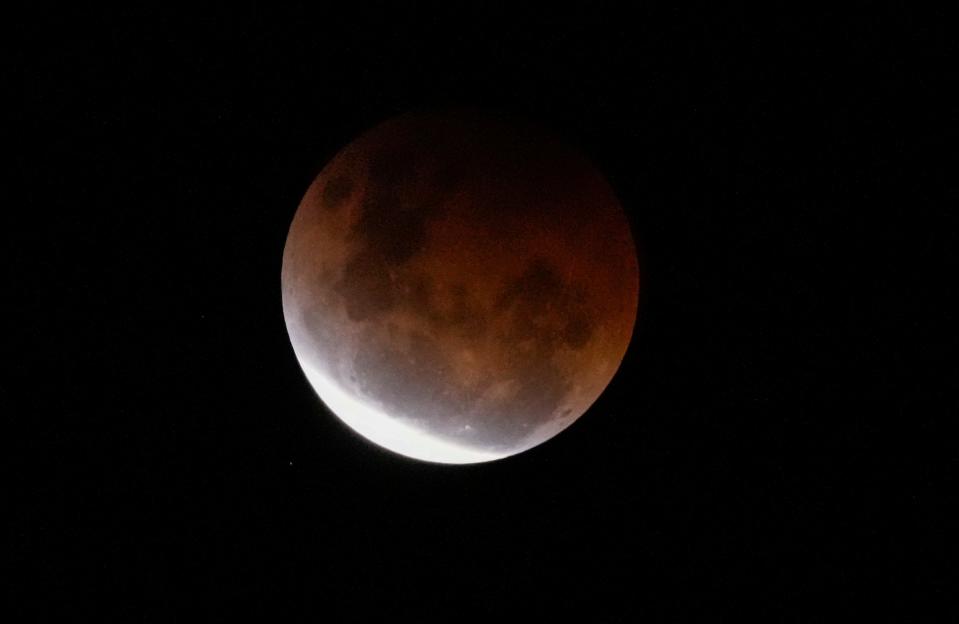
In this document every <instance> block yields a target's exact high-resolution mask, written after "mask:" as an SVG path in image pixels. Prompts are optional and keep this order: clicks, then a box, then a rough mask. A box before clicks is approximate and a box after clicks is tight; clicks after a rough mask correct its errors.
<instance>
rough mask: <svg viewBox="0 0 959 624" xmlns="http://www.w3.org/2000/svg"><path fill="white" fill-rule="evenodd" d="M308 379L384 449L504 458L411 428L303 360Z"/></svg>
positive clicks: (434, 458) (423, 455) (440, 458)
mask: <svg viewBox="0 0 959 624" xmlns="http://www.w3.org/2000/svg"><path fill="white" fill-rule="evenodd" d="M300 365H301V367H302V368H303V372H304V373H305V374H306V378H307V379H308V380H309V381H310V384H311V385H312V386H313V389H314V390H315V391H316V393H317V394H318V395H319V397H320V399H322V400H323V402H324V403H325V404H326V405H327V407H329V408H330V409H331V410H332V411H333V413H334V414H336V416H337V417H338V418H339V419H340V420H342V421H343V422H344V423H346V424H347V425H348V426H349V427H350V428H351V429H353V430H354V431H356V432H357V433H359V434H360V435H362V436H363V437H364V438H366V439H368V440H370V441H371V442H373V443H375V444H377V445H379V446H382V447H383V448H385V449H387V450H390V451H393V452H394V453H399V454H400V455H405V456H406V457H412V458H414V459H420V460H423V461H429V462H436V463H439V464H475V463H479V462H488V461H493V460H496V459H502V458H503V457H506V456H507V455H509V454H494V453H487V452H483V451H477V450H474V449H468V448H464V447H462V446H458V445H456V444H452V443H450V442H446V441H444V440H440V439H438V438H436V437H434V436H431V435H428V434H426V433H423V432H422V431H419V430H417V429H416V428H414V427H410V426H409V425H406V424H404V423H402V422H400V421H398V420H396V419H394V418H391V417H390V416H389V415H387V414H384V413H383V412H381V411H379V410H377V409H376V408H375V407H372V406H370V405H368V404H365V403H363V402H361V401H358V400H357V399H356V398H354V397H352V396H350V394H349V393H347V392H344V391H343V390H342V389H341V388H340V387H339V385H338V384H336V383H335V382H333V381H331V380H329V379H328V378H327V377H325V376H324V375H323V374H322V373H320V372H319V371H317V370H316V369H315V368H314V367H313V366H311V365H310V364H309V362H307V361H305V360H303V359H301V360H300Z"/></svg>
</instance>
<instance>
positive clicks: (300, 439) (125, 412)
mask: <svg viewBox="0 0 959 624" xmlns="http://www.w3.org/2000/svg"><path fill="white" fill-rule="evenodd" d="M404 6H406V5H404ZM371 15H376V17H375V18H373V17H371ZM361 17H362V19H361ZM10 23H11V24H12V26H9V27H8V28H9V29H10V30H11V31H12V34H13V37H10V38H7V42H8V43H7V45H8V46H10V49H9V51H8V53H7V54H6V55H5V63H4V65H5V69H6V70H7V73H8V75H9V84H11V85H13V86H14V87H15V88H12V89H9V90H8V92H7V94H6V98H5V99H6V100H8V101H10V100H12V101H13V103H14V104H15V112H14V114H13V116H8V118H7V125H8V128H7V130H5V132H6V133H7V134H8V136H11V135H12V136H13V138H14V140H13V141H7V144H8V152H9V151H12V152H13V153H14V160H15V165H14V169H13V173H14V176H13V177H14V180H15V188H16V192H17V193H19V195H18V196H17V201H16V203H14V204H11V205H12V206H13V208H12V209H11V210H10V211H8V214H6V215H5V218H6V219H12V227H8V228H5V229H6V231H7V232H8V233H9V232H13V233H14V237H15V240H14V244H13V245H12V246H9V247H8V249H9V250H10V251H9V254H10V255H8V269H10V270H11V274H12V276H13V279H12V291H11V290H10V289H8V292H10V293H12V296H11V298H10V302H11V303H10V306H9V307H10V308H11V309H12V313H13V315H14V317H13V318H14V320H13V323H12V325H11V329H10V330H9V333H10V334H11V335H10V336H9V338H8V340H7V343H8V345H11V346H10V347H8V348H10V349H12V351H11V352H12V353H13V355H12V356H10V357H9V358H8V360H9V361H10V362H11V363H12V364H13V366H12V368H13V369H14V370H13V374H12V375H9V376H6V380H7V381H6V382H5V383H4V386H3V393H2V395H0V400H2V401H3V404H4V405H5V407H3V411H4V412H7V413H10V414H15V415H16V425H17V426H16V427H15V428H16V429H17V430H18V431H20V430H21V429H22V431H23V434H22V435H17V436H16V437H15V438H14V440H13V443H14V446H15V450H14V453H13V455H12V459H11V464H12V470H11V471H10V474H12V477H13V479H14V482H15V485H14V488H13V490H12V494H11V498H12V500H13V502H14V504H13V505H12V506H11V507H10V508H8V512H7V516H8V526H9V529H8V535H9V536H10V537H9V544H10V552H12V555H11V559H10V560H11V561H12V565H13V567H14V568H15V570H16V573H15V575H14V577H15V581H14V582H13V585H12V588H13V594H14V598H15V600H14V602H13V606H12V607H11V608H12V610H13V614H14V615H15V616H18V617H19V618H22V619H33V618H37V619H40V618H41V616H42V615H43V614H44V613H47V612H48V611H50V610H54V611H60V610H62V611H63V612H65V613H69V614H72V615H78V614H82V613H85V612H87V611H88V610H90V612H92V613H97V614H100V615H101V616H102V617H103V618H110V617H122V618H123V620H124V621H171V620H173V619H175V617H179V618H181V619H184V620H186V619H187V618H188V617H191V616H192V617H197V616H201V617H204V618H205V619H209V620H211V621H218V620H219V618H222V617H225V614H226V613H227V612H230V611H232V610H235V609H239V610H241V611H243V612H246V613H262V614H264V617H269V618H270V619H271V620H274V619H276V620H277V621H279V619H280V616H279V614H281V613H287V612H292V614H293V615H294V616H296V617H294V618H293V619H294V620H298V619H306V618H310V619H316V618H317V617H322V616H324V615H330V614H331V613H333V612H334V610H335V609H337V608H338V607H341V606H343V605H348V606H350V609H351V611H352V613H353V615H354V617H356V618H358V619H361V620H362V619H364V614H367V613H369V614H371V617H372V616H373V615H375V614H380V616H384V615H389V614H402V613H413V614H422V615H423V616H434V617H439V618H443V619H444V620H449V619H450V618H451V617H453V616H454V615H457V614H463V613H471V614H479V615H486V616H489V615H493V616H495V615H499V614H508V613H514V612H515V609H517V608H520V609H529V610H532V611H533V612H537V613H541V614H546V613H553V612H557V613H563V612H565V611H567V610H568V609H572V608H576V607H586V608H588V609H591V612H592V613H593V616H592V618H591V621H627V620H629V619H630V618H632V617H639V616H643V615H645V616H650V617H653V618H657V617H667V616H669V617H675V618H682V615H683V614H688V615H690V616H697V615H698V616H699V617H705V616H711V615H714V614H715V613H716V612H717V610H721V611H722V610H727V609H731V610H734V611H739V610H740V609H753V610H758V611H759V612H760V613H764V614H766V615H767V616H770V617H772V616H775V615H778V614H788V615H793V616H796V617H797V618H801V619H806V618H805V617H801V616H809V615H812V614H816V613H819V612H820V611H818V609H817V608H816V607H815V605H816V604H817V603H820V601H823V600H826V599H828V598H838V600H839V601H840V602H839V603H838V604H840V605H841V608H842V609H843V611H849V612H850V613H852V612H855V611H856V610H857V609H858V608H859V605H860V604H862V603H863V602H864V601H870V602H872V603H873V604H875V601H877V600H878V601H880V603H882V606H883V607H884V608H888V609H904V610H908V609H909V607H908V605H909V599H910V598H911V597H920V598H922V599H923V600H930V599H932V600H935V599H936V598H937V597H938V598H948V595H949V593H950V592H952V591H953V590H954V580H955V579H954V572H955V563H954V560H953V559H952V558H950V557H948V556H947V554H946V553H947V552H948V551H947V548H946V546H947V544H946V541H947V536H946V533H947V532H949V531H951V530H952V529H953V528H954V527H953V525H952V524H951V523H950V522H947V520H946V518H945V516H944V509H945V508H946V507H947V506H948V504H949V503H950V502H955V500H954V499H955V494H954V493H955V490H956V486H957V484H956V480H955V477H954V470H955V465H956V464H955V457H956V454H955V453H956V451H955V444H954V438H950V437H949V436H947V435H946V417H947V416H950V417H954V415H955V408H956V401H955V398H954V396H953V395H954V390H955V379H956V376H955V373H956V369H955V363H954V358H952V360H951V361H952V363H950V364H949V365H948V366H945V365H943V362H944V361H946V356H947V355H948V354H951V353H952V352H953V350H954V349H953V344H952V343H953V342H954V338H953V334H954V331H953V330H950V331H949V332H948V333H941V332H939V330H937V329H935V324H936V323H937V322H943V321H949V320H950V319H952V320H954V319H955V316H954V314H953V313H952V312H951V311H949V310H948V309H947V308H946V306H945V303H946V302H948V301H950V299H951V298H952V296H953V295H954V294H955V290H956V283H955V280H954V279H949V280H944V281H938V282H936V283H935V288H930V287H929V286H930V280H929V278H928V277H927V278H918V277H917V275H922V274H925V275H931V271H928V270H927V268H926V267H929V266H940V267H941V266H942V265H943V263H944V262H949V261H953V260H954V254H955V251H954V249H955V246H956V244H957V242H959V241H957V230H959V228H957V222H956V216H955V214H953V213H954V210H950V209H947V208H946V206H947V205H951V206H955V205H956V199H957V193H956V185H955V180H954V170H953V168H951V167H950V168H948V171H949V176H948V177H947V166H946V162H947V161H946V160H945V159H941V158H939V156H938V151H939V150H940V149H942V148H943V147H945V146H946V145H947V144H948V142H949V140H950V139H949V137H950V136H953V135H954V123H955V114H954V108H953V113H952V114H951V116H950V115H949V114H947V113H948V112H949V103H948V100H946V99H945V95H944V94H945V89H944V86H943V82H944V80H943V79H944V78H946V77H947V71H953V72H954V70H946V69H943V68H942V67H943V64H944V61H946V60H948V59H950V58H951V59H952V61H951V63H952V65H953V66H954V64H955V58H954V52H955V44H954V42H953V38H952V35H951V32H949V31H948V29H947V28H946V25H945V20H943V19H940V18H939V17H938V16H934V15H933V16H927V17H926V19H923V20H919V19H915V18H913V17H911V16H908V15H893V14H886V13H883V12H881V11H878V10H870V11H866V12H864V13H863V14H859V15H856V16H841V15H823V14H815V15H806V16H803V15H795V14H782V15H766V16H759V15H754V14H750V13H747V12H742V11H740V12H738V13H737V12H731V13H721V12H716V13H715V14H712V15H705V14H701V13H698V12H695V11H690V12H689V13H688V14H683V13H682V12H678V11H674V10H665V11H654V10H647V11H643V12H639V13H637V14H634V15H627V14H624V13H623V14H607V13H599V12H597V11H595V10H594V9H591V8H588V7H586V6H583V7H581V8H580V9H579V10H578V11H577V10H572V9H571V10H569V11H568V12H567V13H565V14H563V15H557V14H554V13H551V12H547V13H540V12H534V11H529V12H526V13H519V14H517V13H502V14H498V15H487V14H485V13H477V12H473V11H465V10H455V11H450V12H449V13H448V14H444V15H439V14H437V13H436V12H434V11H433V10H428V9H426V8H416V7H409V8H406V9H404V10H403V11H402V12H399V11H398V12H396V13H394V14H390V15H386V14H381V13H376V12H368V13H366V14H365V16H360V15H354V16H347V15H344V14H341V13H335V14H334V13H333V12H332V11H331V10H329V9H323V8H316V9H315V10H313V11H288V12H283V13H273V12H266V11H251V10H240V9H236V8H231V9H230V10H229V11H223V12H215V11H213V12H208V13H203V14H199V13H175V12H173V11H160V10H156V11H150V10H143V11H140V12H137V13H124V12H120V13H114V12H107V11H104V12H99V13H97V12H93V13H88V12H83V13H82V14H81V13H77V14H74V15H66V14H64V15H59V16H57V17H55V18H54V17H49V16H47V17H44V16H39V15H32V16H23V17H22V18H14V19H12V20H11V22H10ZM10 42H12V45H11V43H10ZM953 75H954V74H953ZM448 105H469V106H479V107H485V108H488V109H491V110H498V111H505V112H508V113H510V114H518V115H522V116H526V117H529V118H532V119H534V120H536V121H539V122H541V123H545V124H547V125H548V126H549V127H551V128H552V129H553V130H554V131H556V132H557V133H559V134H560V135H561V136H563V137H564V138H565V139H566V140H567V141H568V142H569V143H571V144H572V145H574V146H576V147H577V148H579V149H581V150H582V151H584V152H585V153H586V154H588V155H589V156H590V157H591V158H592V159H593V161H594V162H596V163H597V164H598V166H599V167H600V168H601V169H602V170H603V171H604V172H605V173H606V175H607V178H608V179H609V181H610V182H611V184H612V185H613V187H614V188H615V190H616V192H617V194H618V195H619V197H620V198H621V200H622V203H623V204H624V207H625V208H626V210H627V211H628V214H629V218H630V220H631V223H632V225H633V228H634V234H635V237H636V240H637V244H638V247H639V253H640V267H641V272H642V283H641V292H640V305H639V316H638V321H637V328H636V332H635V335H634V339H633V344H632V346H631V349H630V351H629V353H628V354H627V356H626V359H625V361H624V363H623V366H622V368H621V370H620V372H619V373H618V375H617V376H616V378H615V379H614V380H613V382H612V383H611V385H610V386H609V388H608V390H607V392H606V393H605V394H604V395H603V396H602V397H601V398H600V399H599V401H598V402H597V403H596V404H595V405H594V407H593V408H592V409H591V410H590V411H589V412H588V413H587V414H586V415H585V416H584V417H583V418H582V419H580V421H578V422H577V424H575V425H574V426H573V427H572V428H571V429H569V430H567V431H566V432H565V433H563V434H562V435H560V436H559V437H557V438H555V439H554V440H553V441H551V442H549V443H548V444H545V445H543V446H541V447H538V448H536V449H534V450H533V451H530V452H528V453H525V454H522V455H520V456H517V457H515V458H511V459H509V460H506V461H501V462H495V463H492V464H487V465H476V466H468V467H455V468H450V467H438V466H433V465H427V464H421V463H417V462H413V461H408V460H404V459H402V458H398V457H396V456H393V455H391V454H389V453H386V452H384V451H380V450H378V449H376V448H375V447H372V446H371V445H369V444H368V443H366V442H364V441H363V440H361V439H359V438H358V437H357V436H355V435H353V434H352V433H351V432H350V431H348V430H347V429H346V428H345V427H344V426H342V425H341V424H340V423H339V422H338V421H337V420H336V419H335V418H334V417H332V415H330V414H329V413H327V412H324V410H323V408H322V406H321V405H320V403H319V402H318V400H317V399H316V398H315V397H314V395H313V392H312V390H311V389H310V387H309V386H308V384H307V382H306V381H305V379H304V378H303V376H302V375H301V373H300V370H299V367H298V364H297V362H296V360H295V358H294V356H293V353H292V350H291V348H290V346H289V342H288V339H287V335H286V331H285V327H284V323H283V315H282V309H281V302H280V282H279V275H280V273H279V271H280V261H281V256H282V249H283V243H284V240H285V236H286V232H287V228H288V226H289V223H290V220H291V218H292V216H293V212H294V211H295V209H296V206H297V203H298V202H299V200H300V198H301V196H302V194H303V193H304V192H305V190H306V188H307V186H308V185H309V183H310V182H311V181H312V179H313V177H314V176H315V175H316V173H317V172H318V170H319V169H320V168H321V167H322V166H323V164H324V163H325V162H326V161H327V160H328V159H329V158H330V157H331V156H332V155H333V154H335V153H336V152H337V151H338V150H339V149H340V148H341V147H342V146H343V145H345V144H346V143H347V142H349V141H350V140H351V139H352V138H354V137H355V136H356V135H357V133H359V132H361V131H363V130H365V129H367V128H368V127H370V126H371V125H373V124H375V123H378V122H379V121H382V120H384V119H386V118H389V117H391V116H394V115H396V114H399V113H402V112H406V111H409V110H417V109H423V108H434V107H442V106H448ZM950 124H952V125H950ZM917 269H919V270H921V271H922V273H916V272H915V271H916V270H917ZM8 283H10V282H9V281H8ZM921 307H925V308H927V310H928V311H927V312H926V313H925V314H923V315H916V314H914V313H915V312H917V311H919V310H920V308H921ZM947 383H951V384H952V391H953V392H951V393H949V394H948V395H947V393H946V388H948V385H947ZM950 408H951V409H950ZM21 423H22V424H23V425H24V426H23V427H22V428H21V427H20V425H21ZM950 440H952V442H950ZM950 457H951V458H952V459H951V460H950ZM950 466H951V470H950V469H949V467H950ZM38 590H39V591H40V592H41V594H42V599H41V600H39V601H37V600H34V599H32V598H31V596H33V595H34V592H35V591H38ZM10 621H12V620H10ZM333 621H337V620H333Z"/></svg>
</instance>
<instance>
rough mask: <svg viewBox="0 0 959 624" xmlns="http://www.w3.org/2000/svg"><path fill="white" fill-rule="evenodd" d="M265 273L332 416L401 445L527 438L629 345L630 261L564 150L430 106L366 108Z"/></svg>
mask: <svg viewBox="0 0 959 624" xmlns="http://www.w3.org/2000/svg"><path fill="white" fill-rule="evenodd" d="M282 282H283V307H284V314H285V316H286V321H287V327H288V329H289V332H290V338H291V341H292V343H293V346H294V349H295V351H296V354H297V357H298V358H299V360H300V363H301V364H302V365H303V368H304V370H305V371H306V372H307V375H308V377H310V380H311V383H313V385H314V388H315V389H316V390H317V392H318V394H319V395H320V397H321V398H322V399H323V400H324V401H325V402H326V403H327V404H328V405H329V406H330V407H331V408H332V409H333V411H334V412H335V413H336V414H337V416H339V417H340V418H341V419H343V420H344V421H345V422H346V423H347V424H349V425H350V426H351V427H353V428H354V429H355V430H357V431H359V432H360V433H362V434H363V435H364V436H365V437H367V438H369V439H371V440H373V441H374V442H377V443H379V444H381V445H382V446H386V447H387V448H390V449H392V450H394V451H397V452H400V453H402V454H404V455H408V456H411V457H417V458H419V459H424V460H428V461H439V462H448V463H469V462H474V461H487V460H489V459H496V458H499V457H505V456H508V455H511V454H514V453H517V452H520V451H523V450H526V449H528V448H530V447H532V446H535V445H537V444H539V443H541V442H543V441H545V440H547V439H549V438H550V437H552V436H553V435H555V434H556V433H558V432H559V431H561V430H562V429H564V428H566V427H567V426H568V425H569V424H570V423H572V422H573V421H574V420H576V419H577V418H578V417H579V416H580V415H582V414H583V412H585V411H586V409H587V408H588V407H589V406H590V405H591V404H592V403H593V402H594V401H595V400H596V398H597V397H598V396H599V394H600V393H601V392H602V391H603V389H604V388H605V387H606V385H607V384H608V383H609V381H610V379H611V378H612V376H613V374H614V373H615V371H616V369H617V368H618V366H619V364H620V362H621V360H622V358H623V355H624V353H625V350H626V347H627V345H628V343H629V340H630V336H631V333H632V328H633V323H634V321H635V317H636V304H637V296H638V289H639V272H638V267H637V263H636V253H635V249H634V246H633V241H632V238H631V236H630V230H629V225H628V222H627V220H626V217H625V215H624V214H623V211H622V209H621V208H620V206H619V203H618V201H617V200H616V198H615V196H614V194H613V192H612V190H611V189H610V188H609V186H608V184H607V183H606V182H605V180H604V179H603V178H602V176H601V175H600V174H599V173H598V172H597V171H596V170H595V169H594V168H593V167H592V166H591V165H590V164H589V163H588V162H587V161H585V160H584V159H583V158H582V157H581V156H579V155H577V154H576V153H574V152H572V151H570V150H569V149H567V148H565V147H564V146H563V145H561V144H559V143H558V142H557V141H556V140H555V139H553V138H551V137H550V136H548V135H546V134H545V133H542V132H538V131H534V130H530V129H528V128H525V127H522V126H519V125H515V124H511V123H507V122H503V121H493V120H489V119H483V118H481V117H479V116H477V115H472V114H443V115H437V114H434V115H409V116H405V117H401V118H399V119H397V120H393V121H391V122H388V123H386V124H383V125H381V126H379V127H377V128H375V129H373V130H372V131H371V132H369V133H367V134H365V135H364V136H362V137H360V138H359V139H358V140H357V141H355V142H354V143H352V144H350V145H349V146H347V147H346V148H345V149H344V150H343V151H342V152H341V153H340V154H339V155H337V156H336V158H335V159H334V160H333V161H332V162H331V163H329V165H327V166H326V167H325V168H324V169H323V171H322V172H321V173H320V175H319V176H318V177H317V178H316V180H315V181H314V182H313V184H312V185H311V186H310V188H309V189H308V191H307V193H306V195H305V196H304V198H303V200H302V202H301V204H300V206H299V209H298V210H297V213H296V216H295V218H294V220H293V224H292V226H291V228H290V233H289V237H288V239H287V244H286V249H285V252H284V257H283V274H282ZM334 395H335V396H336V397H338V398H336V399H334V398H333V396H334ZM333 403H336V405H334V404H333ZM404 431H405V432H407V433H405V434H404V433H403V432H404ZM378 432H380V433H378Z"/></svg>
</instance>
